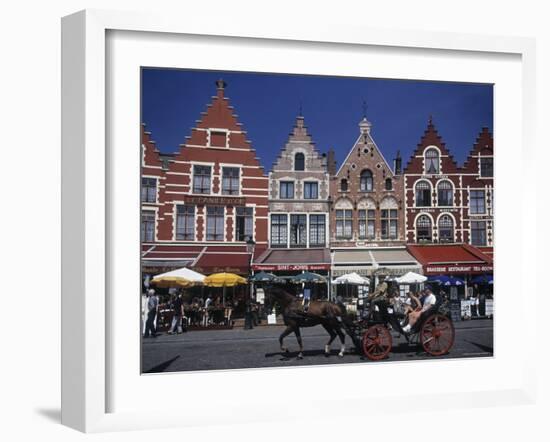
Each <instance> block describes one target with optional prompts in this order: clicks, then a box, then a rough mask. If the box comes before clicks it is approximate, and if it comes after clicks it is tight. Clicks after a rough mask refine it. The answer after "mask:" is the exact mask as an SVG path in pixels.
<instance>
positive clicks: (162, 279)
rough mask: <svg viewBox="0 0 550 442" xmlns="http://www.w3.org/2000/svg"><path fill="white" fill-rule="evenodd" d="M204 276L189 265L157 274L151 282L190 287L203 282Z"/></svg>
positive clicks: (163, 285) (161, 285)
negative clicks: (188, 266)
mask: <svg viewBox="0 0 550 442" xmlns="http://www.w3.org/2000/svg"><path fill="white" fill-rule="evenodd" d="M204 278H205V276H204V275H202V274H200V273H198V272H195V271H193V270H190V269H188V268H187V267H182V268H181V269H176V270H172V271H170V272H166V273H161V274H160V275H156V276H155V277H154V278H153V279H152V281H151V282H152V283H153V284H155V285H157V286H158V287H188V286H192V285H195V284H197V285H198V284H202V283H203V282H204Z"/></svg>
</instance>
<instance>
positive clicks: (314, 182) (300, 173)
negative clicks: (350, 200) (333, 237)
mask: <svg viewBox="0 0 550 442" xmlns="http://www.w3.org/2000/svg"><path fill="white" fill-rule="evenodd" d="M326 163H327V161H326V157H325V156H322V155H321V154H320V153H319V151H318V150H317V149H316V148H315V145H314V143H313V141H312V139H311V136H310V135H309V134H308V132H307V128H306V126H305V125H304V118H303V116H298V117H297V118H296V122H295V125H294V128H293V130H292V133H291V134H290V136H289V139H288V141H287V143H286V144H285V146H284V147H283V149H282V150H281V153H280V154H279V157H278V158H277V160H276V162H275V164H274V166H273V170H272V171H271V172H270V174H269V212H270V220H271V225H270V247H275V248H287V247H288V248H309V247H327V246H328V232H329V220H328V201H329V175H328V172H327V164H326ZM300 223H304V224H300Z"/></svg>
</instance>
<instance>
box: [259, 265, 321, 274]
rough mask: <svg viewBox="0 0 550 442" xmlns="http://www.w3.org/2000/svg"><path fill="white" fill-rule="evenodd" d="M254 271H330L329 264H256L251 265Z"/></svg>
mask: <svg viewBox="0 0 550 442" xmlns="http://www.w3.org/2000/svg"><path fill="white" fill-rule="evenodd" d="M252 268H253V269H254V270H260V271H268V272H272V271H274V270H284V271H293V270H330V264H257V265H253V266H252Z"/></svg>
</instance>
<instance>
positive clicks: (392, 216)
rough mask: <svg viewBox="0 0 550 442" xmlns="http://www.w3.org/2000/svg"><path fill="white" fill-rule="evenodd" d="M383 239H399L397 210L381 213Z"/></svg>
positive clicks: (387, 210)
mask: <svg viewBox="0 0 550 442" xmlns="http://www.w3.org/2000/svg"><path fill="white" fill-rule="evenodd" d="M381 227H382V232H381V233H382V239H397V209H385V210H382V211H381Z"/></svg>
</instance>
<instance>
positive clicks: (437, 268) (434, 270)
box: [424, 264, 493, 275]
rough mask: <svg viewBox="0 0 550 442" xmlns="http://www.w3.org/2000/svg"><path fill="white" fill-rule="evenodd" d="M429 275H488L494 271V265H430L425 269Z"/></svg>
mask: <svg viewBox="0 0 550 442" xmlns="http://www.w3.org/2000/svg"><path fill="white" fill-rule="evenodd" d="M424 269H425V273H426V274H427V275H441V274H448V273H488V272H492V271H493V266H492V265H471V264H469V265H431V266H430V265H428V266H425V267H424Z"/></svg>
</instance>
